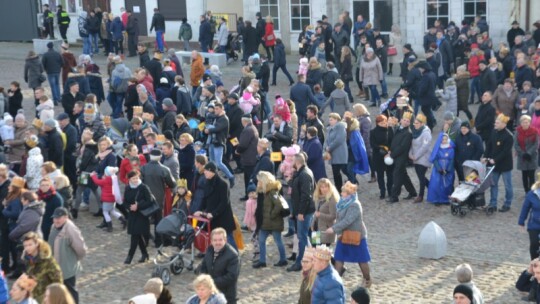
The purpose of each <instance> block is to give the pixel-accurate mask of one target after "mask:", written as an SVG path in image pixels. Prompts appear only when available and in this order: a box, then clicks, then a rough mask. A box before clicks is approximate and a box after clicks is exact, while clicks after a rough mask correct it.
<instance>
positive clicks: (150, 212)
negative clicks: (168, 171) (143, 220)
mask: <svg viewBox="0 0 540 304" xmlns="http://www.w3.org/2000/svg"><path fill="white" fill-rule="evenodd" d="M138 196H139V189H137V194H135V201H137V197H138ZM150 201H151V205H150V206H149V207H147V208H145V209H140V210H139V212H140V213H141V214H142V215H144V216H146V217H150V216H152V215H154V214H155V213H156V212H158V211H159V210H161V207H160V206H159V204H158V203H157V201H156V198H155V197H154V195H153V194H152V193H150Z"/></svg>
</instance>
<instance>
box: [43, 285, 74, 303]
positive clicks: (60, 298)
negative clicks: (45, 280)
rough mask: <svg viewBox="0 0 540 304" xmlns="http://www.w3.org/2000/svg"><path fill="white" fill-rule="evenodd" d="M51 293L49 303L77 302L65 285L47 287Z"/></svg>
mask: <svg viewBox="0 0 540 304" xmlns="http://www.w3.org/2000/svg"><path fill="white" fill-rule="evenodd" d="M47 290H48V291H49V303H55V304H75V300H73V297H72V296H71V294H70V293H69V291H68V290H67V288H66V286H65V285H64V284H60V283H53V284H51V285H49V286H47Z"/></svg>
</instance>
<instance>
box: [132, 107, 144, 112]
mask: <svg viewBox="0 0 540 304" xmlns="http://www.w3.org/2000/svg"><path fill="white" fill-rule="evenodd" d="M142 112H143V109H142V107H141V106H134V107H133V114H142Z"/></svg>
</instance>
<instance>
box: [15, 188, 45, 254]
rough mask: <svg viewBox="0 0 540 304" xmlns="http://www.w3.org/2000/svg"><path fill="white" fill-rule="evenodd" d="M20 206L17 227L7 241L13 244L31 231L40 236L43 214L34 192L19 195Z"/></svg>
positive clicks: (42, 206)
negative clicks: (21, 207) (21, 206)
mask: <svg viewBox="0 0 540 304" xmlns="http://www.w3.org/2000/svg"><path fill="white" fill-rule="evenodd" d="M21 204H22V205H23V210H22V212H21V214H20V215H19V218H18V219H17V226H15V228H14V229H13V230H11V232H10V233H9V239H10V240H12V241H14V242H18V241H19V240H20V239H21V237H22V236H23V235H25V234H26V233H28V232H31V231H32V232H35V233H37V234H39V235H41V222H42V220H43V214H44V213H45V206H44V204H43V202H42V201H38V199H37V195H36V194H35V193H34V192H32V191H27V192H24V193H23V194H22V195H21ZM17 256H20V255H17ZM19 264H21V263H19Z"/></svg>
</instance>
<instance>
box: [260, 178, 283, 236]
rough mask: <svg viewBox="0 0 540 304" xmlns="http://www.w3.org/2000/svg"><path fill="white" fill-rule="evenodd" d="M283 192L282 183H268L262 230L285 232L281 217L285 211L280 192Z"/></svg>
mask: <svg viewBox="0 0 540 304" xmlns="http://www.w3.org/2000/svg"><path fill="white" fill-rule="evenodd" d="M280 190H281V182H280V181H277V180H276V181H273V182H268V184H267V185H266V192H265V193H264V194H263V195H264V203H263V206H262V207H263V211H262V218H263V220H262V225H261V229H262V230H267V231H279V232H281V231H283V228H284V222H283V217H282V216H281V210H282V209H283V207H282V205H281V201H280V199H279V192H280Z"/></svg>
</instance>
